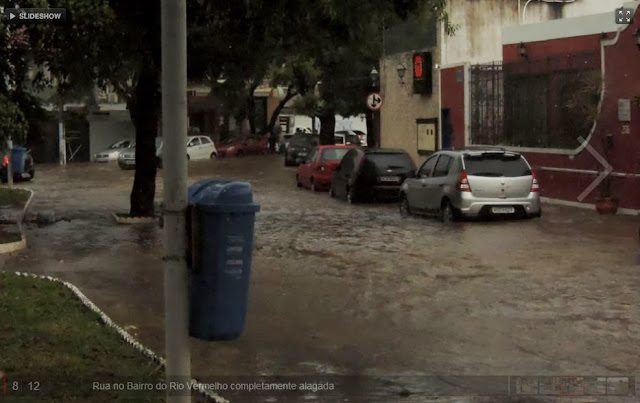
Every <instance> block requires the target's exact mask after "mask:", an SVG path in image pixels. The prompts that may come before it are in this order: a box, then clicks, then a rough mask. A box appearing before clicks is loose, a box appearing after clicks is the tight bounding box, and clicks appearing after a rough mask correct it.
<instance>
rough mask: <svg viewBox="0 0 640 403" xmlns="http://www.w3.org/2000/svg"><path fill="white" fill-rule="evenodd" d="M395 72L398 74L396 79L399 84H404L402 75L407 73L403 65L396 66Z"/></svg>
mask: <svg viewBox="0 0 640 403" xmlns="http://www.w3.org/2000/svg"><path fill="white" fill-rule="evenodd" d="M396 71H397V72H398V78H400V84H404V75H405V73H406V72H407V68H406V67H404V65H403V64H398V66H397V67H396Z"/></svg>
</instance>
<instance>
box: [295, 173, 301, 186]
mask: <svg viewBox="0 0 640 403" xmlns="http://www.w3.org/2000/svg"><path fill="white" fill-rule="evenodd" d="M296 186H297V187H299V188H301V187H302V182H300V177H299V176H298V175H296Z"/></svg>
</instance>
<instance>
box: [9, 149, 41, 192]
mask: <svg viewBox="0 0 640 403" xmlns="http://www.w3.org/2000/svg"><path fill="white" fill-rule="evenodd" d="M11 154H12V158H14V160H13V161H11V171H12V173H13V180H14V181H15V182H18V181H23V180H32V179H33V178H35V176H36V168H35V164H34V162H33V157H32V156H31V150H27V149H26V148H23V147H19V146H18V147H14V148H13V152H12V153H11ZM3 155H4V157H3V158H2V166H1V167H0V180H1V181H2V183H7V182H8V179H9V178H8V175H7V174H8V167H9V152H8V151H6V150H5V151H4V153H3ZM17 155H20V156H21V158H22V160H21V161H20V160H17V159H15V158H16V157H17Z"/></svg>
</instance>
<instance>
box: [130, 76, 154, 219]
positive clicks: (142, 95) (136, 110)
mask: <svg viewBox="0 0 640 403" xmlns="http://www.w3.org/2000/svg"><path fill="white" fill-rule="evenodd" d="M130 105H131V108H130V114H131V120H132V121H133V124H134V126H135V129H136V173H135V177H134V180H133V189H132V190H131V197H130V202H131V210H130V211H129V214H130V216H131V217H151V216H153V215H154V213H155V211H154V203H153V201H154V198H155V193H156V166H157V161H156V141H155V139H156V136H157V134H158V123H159V121H160V119H159V115H160V106H161V98H160V70H159V69H158V68H157V67H155V66H153V64H147V65H145V67H143V70H142V72H141V73H140V77H139V79H138V83H137V85H136V89H135V94H134V97H133V99H132V102H131V104H130Z"/></svg>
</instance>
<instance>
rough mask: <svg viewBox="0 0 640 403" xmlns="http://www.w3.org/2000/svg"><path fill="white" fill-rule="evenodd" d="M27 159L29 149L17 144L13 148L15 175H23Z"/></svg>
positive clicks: (12, 167) (12, 165)
mask: <svg viewBox="0 0 640 403" xmlns="http://www.w3.org/2000/svg"><path fill="white" fill-rule="evenodd" d="M26 160H27V149H26V148H24V147H20V146H15V147H13V148H12V149H11V170H12V172H13V174H14V175H22V174H23V173H24V166H25V162H26Z"/></svg>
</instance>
